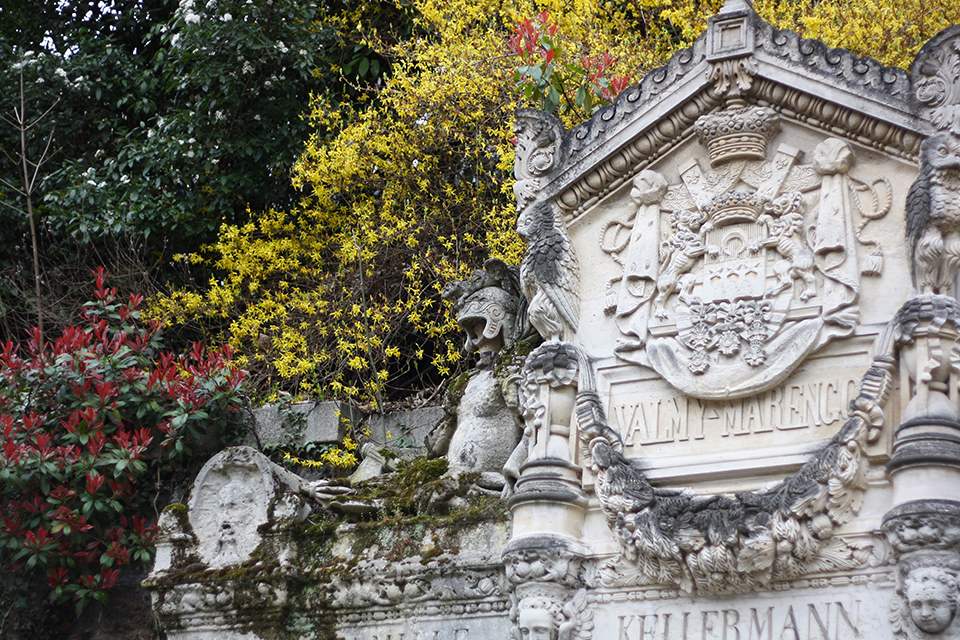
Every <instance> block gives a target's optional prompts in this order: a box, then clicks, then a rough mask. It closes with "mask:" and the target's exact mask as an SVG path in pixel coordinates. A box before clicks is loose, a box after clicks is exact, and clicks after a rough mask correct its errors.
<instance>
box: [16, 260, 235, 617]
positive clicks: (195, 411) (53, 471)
mask: <svg viewBox="0 0 960 640" xmlns="http://www.w3.org/2000/svg"><path fill="white" fill-rule="evenodd" d="M96 284H97V287H96V291H95V296H94V300H92V301H90V302H88V303H87V304H86V305H85V306H84V309H83V312H82V314H81V323H80V324H79V325H77V326H72V327H67V328H66V329H65V330H64V331H63V334H62V335H61V336H60V337H59V338H58V339H57V340H55V341H51V342H43V341H42V340H41V338H40V336H39V332H34V334H33V337H32V339H31V340H29V341H28V342H27V343H26V344H25V345H24V347H23V352H22V353H21V349H20V348H18V347H17V346H15V345H14V344H13V343H12V342H9V341H8V342H7V343H6V344H5V345H4V347H3V351H2V354H0V431H2V433H3V445H2V449H0V503H2V512H0V513H2V515H0V567H2V568H3V570H4V571H5V572H16V576H17V581H18V582H19V583H20V585H21V588H22V589H35V588H36V586H37V583H38V582H45V583H46V584H47V585H48V586H49V588H50V599H51V600H52V601H54V602H55V603H66V602H69V601H71V600H72V601H74V602H75V603H76V611H77V613H79V612H80V611H82V609H83V608H84V607H85V606H86V605H87V604H89V603H90V602H92V601H99V602H105V601H106V599H107V590H109V589H110V588H111V587H112V586H113V585H114V584H115V583H116V581H117V578H118V576H119V572H120V567H122V566H123V565H126V564H128V563H131V562H142V563H146V562H149V561H150V559H151V557H152V554H153V547H152V544H151V542H152V538H153V524H152V522H154V521H155V518H156V514H155V512H154V506H155V501H156V500H157V498H158V493H160V492H161V491H162V490H163V487H162V486H161V485H160V483H159V479H160V478H163V479H164V483H165V486H167V488H168V489H169V484H166V483H171V482H173V481H174V480H175V479H176V478H177V477H178V476H179V475H180V474H181V473H182V469H184V468H187V469H189V468H190V467H191V466H193V467H194V468H195V467H196V463H197V461H196V458H197V457H198V456H199V455H202V454H204V453H205V452H207V451H209V449H208V447H209V446H210V445H211V444H214V446H218V445H221V444H224V443H227V444H229V443H231V442H233V441H236V440H237V436H238V435H239V430H238V425H239V423H240V416H239V415H238V413H237V412H238V410H239V409H241V408H242V407H243V404H244V403H243V399H242V396H241V395H240V393H239V385H240V383H241V381H242V379H243V373H242V372H241V371H240V370H239V369H237V368H236V367H235V366H233V365H232V364H231V362H230V352H229V350H224V349H217V350H211V351H208V350H206V349H204V348H203V347H202V346H201V345H196V346H195V347H194V349H193V351H192V352H191V353H190V354H189V355H185V356H177V355H175V354H172V353H170V352H164V351H163V350H162V349H163V344H162V339H161V335H160V329H159V326H158V325H156V324H144V323H143V322H141V319H140V304H141V303H142V301H143V297H142V296H136V295H131V296H130V298H129V299H128V300H120V299H119V298H118V297H117V293H116V290H115V289H111V288H108V287H106V285H105V274H104V272H103V271H102V270H101V271H100V272H99V273H98V274H97V283H96ZM191 460H193V464H192V465H191V464H190V463H191ZM7 595H9V594H7Z"/></svg>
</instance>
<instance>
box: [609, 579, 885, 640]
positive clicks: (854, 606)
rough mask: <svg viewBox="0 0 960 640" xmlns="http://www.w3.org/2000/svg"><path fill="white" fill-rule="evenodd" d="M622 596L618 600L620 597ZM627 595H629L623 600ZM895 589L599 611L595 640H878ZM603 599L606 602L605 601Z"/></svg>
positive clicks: (620, 605)
mask: <svg viewBox="0 0 960 640" xmlns="http://www.w3.org/2000/svg"><path fill="white" fill-rule="evenodd" d="M618 595H619V594H618ZM624 595H625V594H624ZM892 597H893V591H892V589H876V590H874V589H870V588H858V589H856V590H853V591H851V592H841V591H835V590H832V589H831V590H823V591H818V592H816V593H811V594H804V595H798V594H796V593H795V592H791V593H790V594H787V593H773V594H756V595H754V596H750V597H743V596H741V597H739V598H736V599H733V598H727V599H723V598H717V599H706V598H693V599H681V600H670V601H653V602H651V601H641V602H609V603H598V604H597V605H595V609H594V611H595V615H594V618H593V620H594V632H593V638H594V640H875V639H878V638H890V637H892V634H893V632H892V630H890V628H889V622H888V621H887V620H888V618H887V607H888V606H889V601H890V598H892ZM601 598H602V596H601Z"/></svg>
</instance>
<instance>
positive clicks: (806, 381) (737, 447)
mask: <svg viewBox="0 0 960 640" xmlns="http://www.w3.org/2000/svg"><path fill="white" fill-rule="evenodd" d="M850 342H854V341H850ZM855 342H856V344H854V345H849V347H852V348H845V349H844V350H843V351H842V353H833V354H831V355H829V356H821V357H815V358H811V359H809V360H808V361H807V362H806V363H804V364H803V365H802V366H801V367H800V368H799V369H798V370H797V371H795V372H794V373H793V374H792V375H791V376H790V377H789V378H787V380H786V381H785V382H783V383H782V384H780V385H778V386H776V387H773V388H771V389H768V390H766V391H763V392H761V393H758V394H756V395H753V396H749V397H746V398H737V399H731V400H705V399H698V398H694V397H690V396H687V395H684V394H682V393H681V392H679V391H677V390H676V389H674V388H673V387H671V386H670V385H669V384H667V383H666V382H664V381H663V380H662V379H660V378H659V377H658V376H657V375H656V374H655V373H653V372H652V371H650V370H649V369H644V368H641V367H629V366H613V367H607V368H604V367H601V368H600V369H599V372H598V374H599V375H598V382H599V386H600V390H601V394H602V397H603V398H604V399H605V401H606V411H607V416H608V419H609V421H610V425H611V426H612V427H613V428H615V429H616V430H617V431H618V432H619V433H620V436H621V438H623V441H624V445H625V446H626V448H627V454H628V455H644V456H657V457H661V456H675V455H683V454H694V453H717V452H723V451H743V450H745V449H751V450H752V449H756V448H763V447H778V448H781V449H782V448H783V447H784V445H791V444H795V445H801V448H803V447H802V445H808V444H811V443H815V442H821V441H822V440H824V439H827V438H830V437H832V436H833V434H834V433H836V432H837V430H838V429H839V428H840V427H841V426H842V425H843V422H844V420H846V418H847V409H848V407H849V405H850V401H851V400H852V399H853V398H855V397H856V394H857V392H858V388H859V384H860V378H861V376H863V374H864V373H865V372H866V370H867V367H868V366H869V365H870V353H869V347H870V342H872V340H871V339H870V338H866V337H861V338H859V339H856V340H855Z"/></svg>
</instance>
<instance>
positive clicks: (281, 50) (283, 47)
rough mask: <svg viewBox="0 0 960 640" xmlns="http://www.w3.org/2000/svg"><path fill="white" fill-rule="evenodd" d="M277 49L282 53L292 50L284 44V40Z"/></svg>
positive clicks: (278, 44)
mask: <svg viewBox="0 0 960 640" xmlns="http://www.w3.org/2000/svg"><path fill="white" fill-rule="evenodd" d="M277 49H279V50H280V53H286V52H287V51H289V50H290V49H288V48H287V45H285V44H283V40H281V41H280V42H278V43H277Z"/></svg>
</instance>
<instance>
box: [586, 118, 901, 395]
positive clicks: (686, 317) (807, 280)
mask: <svg viewBox="0 0 960 640" xmlns="http://www.w3.org/2000/svg"><path fill="white" fill-rule="evenodd" d="M695 132H696V136H697V138H698V140H699V142H700V143H701V144H702V145H703V146H705V147H706V149H707V151H708V153H709V166H708V167H704V166H702V164H701V162H700V161H698V160H697V159H688V160H686V161H683V162H682V163H681V164H680V165H679V166H677V167H676V169H677V172H678V173H679V176H680V180H679V182H676V183H675V184H670V183H669V181H668V179H667V178H666V177H665V176H664V175H662V174H660V173H658V172H656V171H651V170H645V171H642V172H641V173H639V174H638V175H637V176H636V177H635V178H634V180H633V184H632V189H631V191H630V201H631V203H632V209H633V210H632V211H629V212H627V215H626V216H623V217H620V218H617V219H614V220H611V221H610V222H609V223H607V225H606V227H605V228H604V231H603V233H602V235H601V238H600V243H601V249H602V250H603V252H604V253H605V254H606V255H608V256H609V257H610V259H612V260H614V261H616V262H617V263H618V264H619V265H621V266H622V273H621V274H620V275H618V276H617V277H616V278H615V279H614V280H613V281H612V282H611V283H610V285H609V290H608V295H607V306H606V309H605V311H606V313H607V314H609V315H612V316H614V318H615V320H616V324H617V326H618V327H619V329H620V332H621V337H620V340H619V342H618V346H617V348H616V354H617V356H618V357H619V358H621V359H622V360H625V361H627V362H632V363H636V364H642V365H645V366H649V367H652V368H653V369H654V370H656V371H657V373H659V374H660V375H661V376H662V377H663V378H664V379H665V380H667V381H668V382H669V383H670V384H671V385H672V386H674V387H675V388H677V389H679V390H680V391H682V392H684V393H686V394H689V395H692V396H696V397H700V398H708V399H711V398H731V397H743V396H746V395H749V394H752V393H756V392H758V391H762V390H764V389H767V388H770V387H771V386H773V385H776V384H778V383H780V382H781V381H782V380H783V379H784V378H786V377H787V376H788V375H789V374H790V373H791V372H792V371H793V370H794V369H795V367H796V366H797V365H798V364H799V363H800V362H801V361H802V360H803V359H804V358H805V357H806V356H807V355H808V354H810V353H812V352H814V351H816V350H817V349H819V348H820V347H822V346H823V345H825V344H826V343H827V342H829V341H830V340H832V339H835V338H838V337H843V336H847V335H850V334H851V333H852V332H853V330H854V328H855V327H856V325H857V322H858V318H859V312H858V300H859V294H860V278H861V277H865V276H867V277H869V276H878V275H880V273H881V270H882V267H883V253H882V248H881V247H880V244H879V242H878V241H877V240H875V239H871V238H870V233H869V232H870V229H869V223H870V222H871V221H872V220H877V219H879V218H882V217H883V216H884V215H886V214H887V212H888V211H889V210H890V206H891V203H892V191H893V189H892V186H891V184H890V182H889V181H888V180H887V179H886V178H883V177H879V178H878V177H872V178H870V179H867V180H864V179H860V178H859V177H858V176H857V171H856V154H855V151H854V149H853V148H852V146H851V145H850V144H849V143H848V142H846V141H843V140H840V139H838V138H827V139H825V140H823V141H822V142H820V143H819V144H818V145H816V147H815V148H812V149H803V150H802V149H797V148H796V147H794V146H791V145H790V144H788V142H787V141H784V140H782V138H783V137H784V136H782V135H781V123H780V117H779V116H778V114H777V113H776V112H775V111H774V110H772V109H770V108H768V107H763V106H747V105H745V104H743V103H740V102H739V101H731V104H728V106H727V107H726V108H725V109H723V110H721V111H718V112H715V113H713V114H709V115H707V116H703V117H701V118H700V119H699V120H698V121H697V123H696V125H695Z"/></svg>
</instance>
